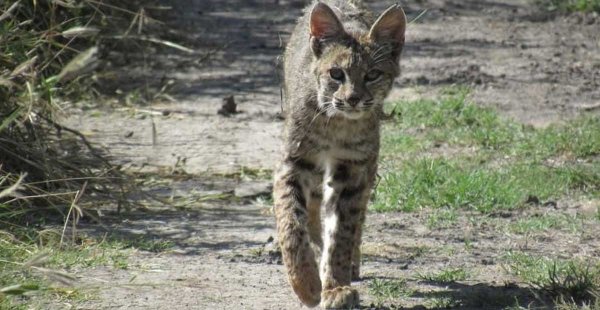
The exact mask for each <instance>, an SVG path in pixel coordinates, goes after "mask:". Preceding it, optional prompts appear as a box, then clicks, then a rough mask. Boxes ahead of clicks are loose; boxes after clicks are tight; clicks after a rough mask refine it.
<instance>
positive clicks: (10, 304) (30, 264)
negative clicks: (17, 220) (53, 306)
mask: <svg viewBox="0 0 600 310" xmlns="http://www.w3.org/2000/svg"><path fill="white" fill-rule="evenodd" d="M18 230H19V231H13V232H12V233H9V232H8V231H0V309H21V308H22V309H28V306H27V305H28V300H29V299H28V297H27V296H29V295H31V294H35V295H38V296H39V295H42V296H44V299H45V300H53V301H57V300H68V301H77V300H81V299H85V298H86V295H85V294H83V293H81V292H80V291H79V290H77V289H76V288H74V287H73V286H72V284H74V277H73V276H72V275H71V274H70V272H71V271H72V270H75V269H78V268H88V267H94V266H111V267H113V268H119V269H126V268H127V264H128V263H127V257H128V253H127V251H126V250H124V249H125V248H126V247H127V245H125V244H123V243H120V242H113V241H110V240H104V241H103V240H98V239H95V238H84V239H79V240H77V242H76V243H75V244H72V243H65V244H63V245H62V246H61V245H60V243H59V240H60V234H59V233H58V232H55V231H49V230H46V231H42V232H37V231H36V230H34V229H29V228H18ZM42 244H43V245H42ZM59 283H60V285H58V284H59ZM15 296H16V297H15Z"/></svg>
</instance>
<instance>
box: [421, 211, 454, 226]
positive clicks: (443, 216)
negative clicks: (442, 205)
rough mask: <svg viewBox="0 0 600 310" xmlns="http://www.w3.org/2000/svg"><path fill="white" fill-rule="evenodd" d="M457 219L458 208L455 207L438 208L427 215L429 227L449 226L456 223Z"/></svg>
mask: <svg viewBox="0 0 600 310" xmlns="http://www.w3.org/2000/svg"><path fill="white" fill-rule="evenodd" d="M456 221H457V214H456V210H454V209H437V210H434V211H433V212H432V213H431V214H429V215H428V216H427V222H426V224H427V227H428V228H429V229H434V228H448V227H451V226H452V225H454V224H455V223H456Z"/></svg>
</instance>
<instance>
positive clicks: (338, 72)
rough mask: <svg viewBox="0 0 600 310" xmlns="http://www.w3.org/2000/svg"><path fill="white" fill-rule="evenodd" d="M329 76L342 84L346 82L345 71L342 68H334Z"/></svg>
mask: <svg viewBox="0 0 600 310" xmlns="http://www.w3.org/2000/svg"><path fill="white" fill-rule="evenodd" d="M329 76H331V78H332V79H334V80H337V81H340V82H341V81H343V80H344V70H342V69H340V68H332V69H330V70H329Z"/></svg>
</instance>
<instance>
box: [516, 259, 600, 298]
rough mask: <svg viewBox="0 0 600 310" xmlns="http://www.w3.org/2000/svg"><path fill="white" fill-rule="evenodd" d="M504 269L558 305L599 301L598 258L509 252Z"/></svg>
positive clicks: (599, 274) (599, 272) (599, 277)
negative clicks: (541, 255) (556, 256)
mask: <svg viewBox="0 0 600 310" xmlns="http://www.w3.org/2000/svg"><path fill="white" fill-rule="evenodd" d="M505 261H506V265H505V268H506V269H507V270H508V271H509V272H511V273H512V274H514V275H516V276H518V277H520V278H521V279H522V280H523V281H526V282H528V283H529V284H531V285H533V286H534V287H536V288H538V289H540V290H542V291H543V292H545V293H547V294H548V295H550V296H551V297H552V298H554V299H555V300H556V301H557V303H558V304H563V305H564V306H569V304H571V303H573V304H577V305H583V304H598V297H599V296H600V295H599V294H600V261H597V260H596V261H594V260H592V261H590V260H587V261H582V260H577V259H569V260H559V259H553V258H548V257H537V256H532V255H528V254H525V253H522V252H509V253H508V254H507V255H506V256H505Z"/></svg>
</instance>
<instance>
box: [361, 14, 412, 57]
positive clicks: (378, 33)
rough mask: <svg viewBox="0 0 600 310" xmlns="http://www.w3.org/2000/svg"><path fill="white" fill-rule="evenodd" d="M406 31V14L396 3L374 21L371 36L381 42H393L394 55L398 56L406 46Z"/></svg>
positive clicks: (375, 40)
mask: <svg viewBox="0 0 600 310" xmlns="http://www.w3.org/2000/svg"><path fill="white" fill-rule="evenodd" d="M405 31H406V15H405V14H404V11H403V10H402V8H401V7H400V6H399V5H397V4H395V5H392V6H391V7H390V8H388V9H387V10H385V12H383V13H382V14H381V15H380V16H379V18H377V20H376V21H375V23H373V26H372V27H371V30H370V31H369V37H370V38H371V40H373V41H374V42H377V43H379V44H392V46H393V51H392V55H393V57H394V58H396V59H397V58H398V57H399V56H400V53H401V52H402V46H404V32H405Z"/></svg>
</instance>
